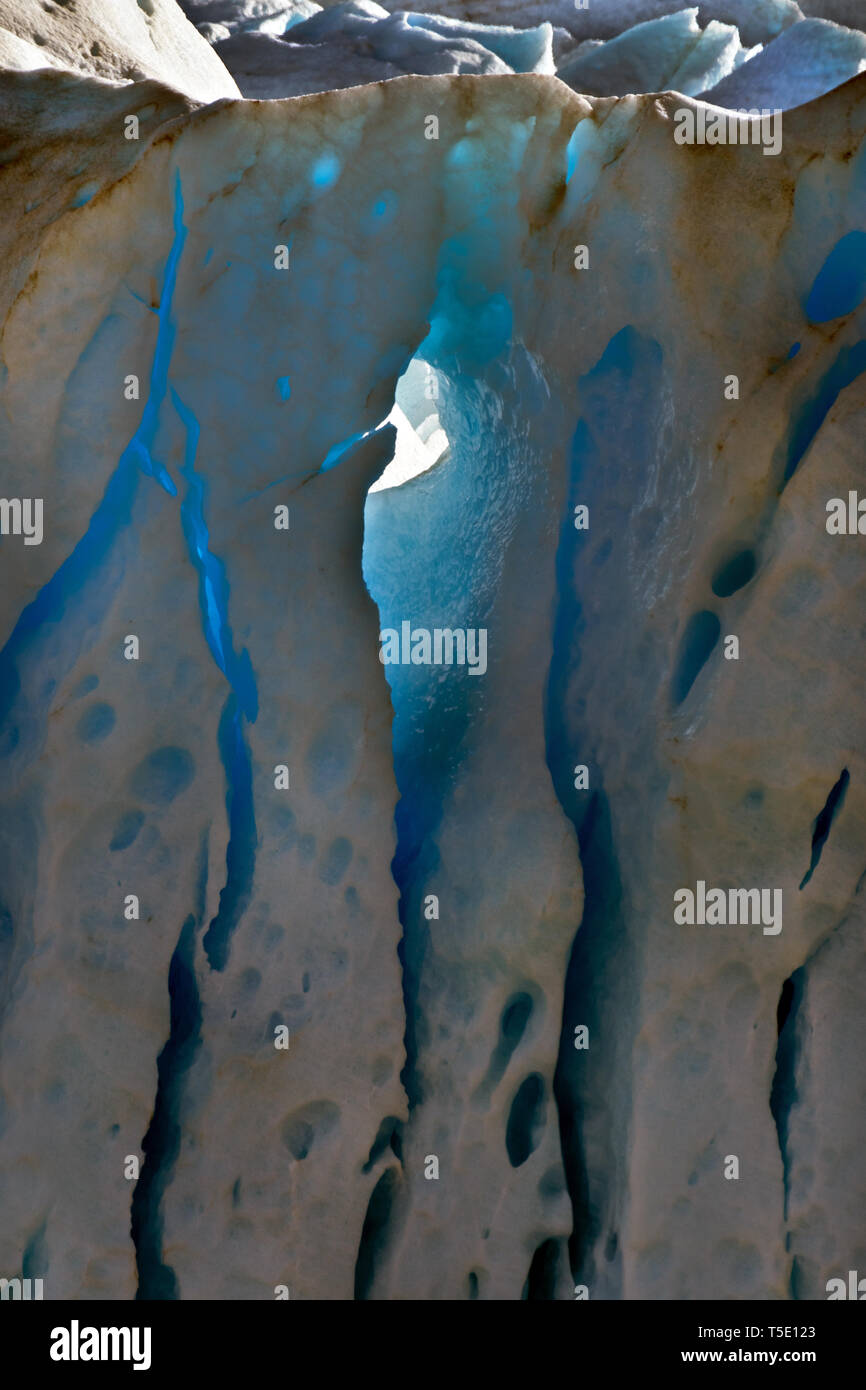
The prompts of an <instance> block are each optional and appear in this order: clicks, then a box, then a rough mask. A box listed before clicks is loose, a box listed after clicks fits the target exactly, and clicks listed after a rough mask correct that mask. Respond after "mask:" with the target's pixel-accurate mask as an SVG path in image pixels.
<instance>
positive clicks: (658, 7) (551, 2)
mask: <svg viewBox="0 0 866 1390" xmlns="http://www.w3.org/2000/svg"><path fill="white" fill-rule="evenodd" d="M822 6H824V7H825V8H826V9H827V10H828V13H827V14H826V15H825V16H824V17H825V18H827V19H837V22H839V23H842V24H856V23H857V22H858V21H857V18H856V17H855V15H854V13H853V12H854V11H855V10H856V11H857V12H858V15H859V6H860V0H814V4H813V5H812V6H811V7H810V13H814V14H818V13H821V7H822ZM325 8H328V5H326V6H325ZM385 8H386V9H389V10H399V9H402V8H403V6H402V0H388V4H387V5H386V7H385ZM417 8H418V9H419V10H424V11H426V10H430V11H432V12H433V13H435V14H442V15H451V16H453V17H455V18H458V19H466V20H470V21H472V22H473V23H475V24H505V23H511V24H516V25H518V26H520V27H523V26H525V25H529V24H540V23H542V22H543V21H545V20H547V21H548V22H549V23H551V24H553V25H554V26H556V27H557V28H561V29H564V30H565V31H566V32H567V33H568V34H570V35H571V37H572V39H575V40H580V41H584V40H588V39H612V38H615V37H616V36H617V35H618V34H623V33H625V31H626V30H627V29H631V28H632V27H633V26H634V25H636V24H643V23H645V22H646V21H647V20H653V19H661V18H663V17H664V16H666V15H673V14H676V13H677V12H678V11H681V10H683V9H685V8H686V6H685V5H684V4H683V0H617V3H610V0H607V3H602V4H599V3H595V0H592V3H590V4H589V5H588V6H587V7H585V8H581V9H578V8H577V6H576V5H575V3H574V0H422V3H420V4H419V5H418V6H417ZM805 8H807V7H806V6H805V5H804V6H803V7H802V8H801V7H800V6H799V5H798V4H797V3H796V0H702V3H701V4H700V5H699V20H700V24H701V26H702V27H705V26H706V25H707V24H709V23H710V21H712V20H717V21H719V22H721V23H722V24H729V25H734V26H735V27H736V28H738V29H739V32H740V36H741V38H742V40H743V43H744V44H746V45H748V46H750V47H751V46H753V45H754V44H757V43H766V42H767V40H769V39H771V38H775V36H776V35H777V34H779V33H781V31H782V30H783V29H785V28H787V27H788V25H789V24H794V23H796V22H797V21H798V20H801V19H802V18H803V10H804V9H805ZM830 9H833V10H834V11H840V10H841V11H842V12H843V13H845V15H846V17H845V18H843V19H839V18H838V16H837V13H835V12H834V13H832V14H831V13H829V10H830Z"/></svg>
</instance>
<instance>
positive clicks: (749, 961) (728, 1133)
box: [0, 72, 866, 1299]
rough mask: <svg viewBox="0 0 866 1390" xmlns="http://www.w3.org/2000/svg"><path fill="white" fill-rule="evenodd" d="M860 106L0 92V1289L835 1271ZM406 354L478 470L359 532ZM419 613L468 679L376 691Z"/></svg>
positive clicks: (511, 84) (850, 759) (849, 982)
mask: <svg viewBox="0 0 866 1390" xmlns="http://www.w3.org/2000/svg"><path fill="white" fill-rule="evenodd" d="M864 81H866V79H862V78H861V79H857V80H855V81H854V82H851V83H849V84H848V85H847V86H845V87H843V88H841V89H840V90H838V91H837V92H834V93H832V94H831V95H830V96H827V97H825V98H823V99H822V100H821V101H819V102H816V103H814V104H813V105H811V106H809V107H806V108H802V109H800V110H798V111H796V112H793V113H790V114H789V115H787V116H786V121H785V141H784V149H783V152H782V154H781V155H780V156H779V157H777V158H766V157H765V156H764V154H763V152H762V150H761V149H760V148H759V147H727V148H718V147H716V148H712V147H706V146H705V147H697V146H685V147H684V146H679V145H677V144H676V143H675V142H674V139H673V121H672V117H673V113H674V111H675V110H676V109H677V107H678V106H680V105H682V104H683V102H684V100H685V99H684V98H681V97H676V96H671V95H667V96H664V97H661V98H653V97H625V98H622V99H620V100H616V99H594V100H589V99H586V98H583V97H579V96H577V95H575V94H574V93H573V92H571V91H569V89H568V88H567V87H566V86H565V85H564V84H562V83H561V82H558V81H557V80H556V79H555V78H552V77H548V76H542V75H524V76H520V77H515V76H509V75H504V76H490V77H487V78H486V79H484V81H483V82H480V81H477V80H476V79H474V78H469V77H460V76H457V77H452V76H448V77H435V78H426V79H425V78H414V77H407V78H401V79H399V80H396V81H393V82H389V83H387V84H379V85H376V86H367V87H362V88H354V89H351V90H346V91H341V92H329V93H325V94H322V95H316V96H310V97H303V98H300V99H298V100H296V101H293V102H285V103H283V102H280V103H256V102H238V101H223V102H219V103H217V104H215V105H213V106H209V107H206V108H202V109H194V108H193V104H192V102H191V101H190V100H189V99H187V98H185V97H182V96H181V95H180V94H179V93H178V92H172V91H169V90H167V89H165V88H162V87H160V86H158V85H157V84H155V83H149V84H137V83H136V84H134V85H130V86H126V87H116V86H109V85H107V84H104V83H100V82H98V81H90V80H88V79H86V78H84V77H80V76H79V77H76V76H74V75H71V74H67V73H63V72H59V73H58V72H54V73H44V72H43V73H35V74H34V73H21V74H10V75H7V76H6V77H5V78H4V81H3V84H2V94H3V95H2V99H3V120H4V124H5V126H6V128H7V129H10V130H12V131H13V133H14V136H15V138H14V141H13V142H12V144H11V149H10V157H9V159H8V160H7V162H6V164H5V165H4V171H3V177H4V179H5V180H6V188H7V190H8V192H7V197H8V198H9V199H10V200H11V205H14V207H15V209H16V212H17V214H18V216H16V218H15V225H14V227H13V226H12V225H11V219H10V225H8V226H7V227H4V237H5V238H6V239H7V245H8V246H9V248H10V252H11V253H12V254H10V256H9V257H8V258H7V259H6V262H5V270H4V273H3V278H2V282H0V285H2V290H0V293H2V320H3V331H2V339H0V351H2V396H3V411H2V418H0V448H2V457H3V459H4V492H5V494H6V495H7V496H9V497H12V496H19V497H20V496H24V495H31V494H32V493H34V492H35V491H36V489H37V480H38V490H39V492H40V493H41V495H42V496H43V497H44V499H45V538H44V542H43V544H42V545H40V546H32V547H23V546H22V545H21V543H20V538H17V537H10V536H6V537H4V538H3V539H2V543H0V562H2V564H3V575H4V583H3V585H2V588H0V623H2V652H0V701H2V702H0V720H2V722H0V753H2V756H3V760H4V772H5V775H4V778H3V783H2V812H0V814H2V835H0V849H2V857H3V866H2V867H3V872H2V875H0V882H2V892H3V904H2V917H0V921H2V937H0V940H2V943H3V949H4V952H5V954H6V956H7V961H6V971H5V974H4V977H3V980H4V984H3V990H4V993H3V996H2V1014H0V1028H2V1056H0V1095H2V1110H0V1125H2V1145H3V1159H2V1164H0V1203H2V1206H3V1211H4V1221H3V1223H2V1235H0V1265H2V1267H3V1268H10V1269H14V1268H17V1267H18V1266H19V1265H20V1264H21V1263H22V1260H24V1261H25V1262H26V1263H27V1267H28V1268H29V1269H31V1270H32V1272H34V1273H37V1274H43V1273H44V1276H45V1278H46V1279H47V1281H48V1282H49V1289H50V1293H51V1296H52V1297H78V1298H97V1297H110V1298H129V1297H133V1296H134V1295H135V1294H136V1291H137V1292H138V1296H139V1297H143V1298H154V1297H183V1298H202V1297H218V1298H219V1297H221V1298H228V1297H232V1298H238V1297H240V1298H258V1297H266V1298H269V1297H273V1290H274V1287H275V1286H276V1285H280V1284H285V1285H287V1286H288V1287H289V1288H290V1290H291V1296H292V1298H298V1297H300V1298H326V1299H327V1298H334V1299H341V1298H350V1297H352V1296H354V1297H357V1298H374V1299H375V1298H393V1299H401V1298H463V1297H479V1298H506V1299H508V1298H520V1297H522V1296H526V1297H557V1298H567V1297H569V1296H570V1295H571V1289H572V1285H573V1283H574V1282H575V1281H576V1280H578V1281H581V1282H584V1283H586V1284H587V1285H588V1286H589V1287H590V1289H591V1296H592V1297H602V1298H634V1297H654V1298H665V1297H703V1298H716V1297H719V1298H726V1297H753V1296H754V1297H768V1298H784V1297H789V1296H790V1297H817V1296H822V1295H823V1282H824V1280H825V1279H826V1278H827V1277H830V1276H831V1275H832V1274H834V1273H836V1272H837V1270H838V1269H840V1268H843V1269H847V1268H848V1267H849V1266H850V1264H851V1260H855V1262H856V1259H857V1258H858V1252H857V1250H852V1248H851V1239H852V1238H851V1223H852V1217H851V1213H852V1210H854V1209H855V1206H856V1200H857V1199H858V1197H859V1196H861V1194H862V1192H863V1184H864V1176H863V1172H862V1163H861V1162H860V1159H859V1156H858V1142H857V1141H858V1138H859V1134H858V1131H857V1126H856V1123H851V1124H849V1122H848V1121H849V1116H850V1114H851V1113H852V1112H853V1111H854V1110H856V1107H857V1102H858V1100H859V1099H860V1096H859V1090H858V1087H860V1085H861V1083H860V1082H858V1081H857V1079H856V1076H857V1073H856V1070H855V1069H854V1068H853V1066H851V1065H846V1064H845V1058H846V1057H850V1058H852V1059H853V1057H854V1056H856V1047H857V1037H858V1034H857V1032H856V1028H855V1029H853V1030H846V1029H844V1028H840V1027H839V1024H838V1023H837V1022H835V1021H834V1011H835V1010H836V1009H842V1010H845V1009H848V1008H850V1007H851V1005H850V1004H849V1003H847V1002H846V1001H848V1000H852V999H853V1000H856V998H857V992H856V991H857V985H858V983H859V982H861V981H862V979H863V974H864V958H863V951H862V942H861V941H860V939H859V937H858V932H857V924H858V922H859V920H860V910H861V905H860V896H859V894H858V890H859V888H860V883H861V876H862V872H863V864H862V844H861V838H860V835H859V829H858V828H859V823H860V822H861V820H862V814H863V812H862V795H863V793H862V790H861V788H862V787H863V785H864V769H863V763H862V754H861V751H860V750H861V746H862V721H861V718H860V715H859V710H858V703H857V695H858V690H859V685H860V683H861V676H862V672H861V669H860V667H861V664H862V663H861V659H860V655H859V647H858V645H857V643H856V640H855V638H856V634H857V632H858V620H857V619H856V618H855V617H854V615H855V614H856V612H857V605H858V598H859V596H860V593H859V591H860V589H861V587H862V582H863V581H862V566H861V565H860V564H859V563H858V560H857V554H856V546H857V542H856V538H849V539H847V540H846V539H843V538H839V537H833V536H829V535H828V534H827V533H826V530H825V527H824V518H825V503H826V500H827V498H828V497H831V496H836V495H843V496H844V495H845V493H846V491H847V489H848V488H849V487H852V488H853V487H856V485H857V482H858V477H859V467H860V458H861V455H860V453H859V451H858V440H859V439H860V438H862V429H863V410H864V397H863V377H862V373H863V371H864V369H866V352H864V346H863V344H864V319H863V314H864V310H863V307H862V305H861V303H860V300H861V298H862V289H863V287H862V286H861V285H860V282H859V279H858V277H857V275H856V273H852V270H851V265H850V254H849V251H848V249H847V248H850V247H851V244H852V243H851V241H850V238H851V237H852V236H853V237H855V238H856V236H859V235H862V228H863V223H864V212H866V152H864V151H866V146H864V129H866V115H864V113H866V104H864V92H866V86H864ZM49 96H50V101H48V100H46V98H47V97H49ZM686 104H693V103H688V102H686ZM130 113H134V114H137V115H138V116H139V118H140V125H141V137H142V138H141V140H140V142H134V141H127V140H125V139H124V134H123V131H124V116H125V115H127V114H130ZM431 115H435V117H436V119H437V121H438V139H428V138H426V135H425V131H429V129H430V127H429V124H428V118H429V117H430V116H431ZM58 127H59V128H60V129H61V130H62V135H63V138H62V140H60V139H58V134H57V132H58ZM45 149H47V150H48V151H49V154H50V159H49V160H48V161H46V160H45V159H44V157H40V152H41V151H44V150H45ZM696 208H697V209H700V217H699V218H697V217H696V216H695V209H696ZM578 245H585V246H586V247H587V248H588V253H589V268H588V269H586V270H583V269H580V270H579V269H577V268H576V265H575V248H576V246H578ZM857 245H859V243H857ZM279 247H285V248H286V253H287V257H286V258H287V260H288V268H287V269H280V268H278V267H277V264H276V261H277V260H278V259H279V257H278V256H277V255H276V254H275V253H276V252H277V248H279ZM94 248H98V250H99V254H98V255H95V254H94ZM416 355H417V357H418V358H420V359H421V360H423V361H424V362H426V363H428V364H429V365H430V369H431V372H432V373H434V374H435V378H436V380H437V382H438V383H439V390H440V393H441V394H440V398H439V402H438V413H439V416H440V419H441V421H442V426H443V428H444V431H445V433H446V435H447V438H448V441H449V450H448V454H447V457H445V458H444V459H443V461H442V463H441V464H439V465H437V466H436V467H434V468H433V469H431V470H430V471H429V472H427V473H425V474H423V475H422V476H420V477H418V478H415V479H412V480H411V481H410V482H408V483H406V484H405V485H404V486H403V487H400V488H389V489H385V490H382V491H379V492H374V493H372V494H370V495H369V496H368V495H367V494H368V488H369V486H370V484H371V483H372V482H373V481H374V480H375V479H376V478H377V477H378V476H379V475H380V474H381V473H382V471H383V469H384V467H385V465H386V463H387V462H388V460H389V458H390V457H391V455H392V453H393V449H394V433H393V430H392V429H391V428H390V426H386V425H384V424H383V421H384V420H385V419H386V417H387V416H388V414H389V412H390V410H391V407H392V404H393V401H394V394H395V389H396V385H397V382H398V379H399V378H400V376H401V375H402V373H403V372H404V371H405V369H406V366H407V364H408V362H409V361H410V360H411V359H412V358H413V357H415V356H416ZM130 374H132V375H135V376H136V377H137V378H138V380H139V382H140V385H141V392H140V398H139V399H138V400H130V399H127V398H126V395H125V392H124V382H125V380H126V379H127V378H128V377H129V375H130ZM731 374H735V375H736V376H737V377H738V379H739V398H738V399H736V400H732V399H727V398H726V394H725V381H726V378H728V377H729V376H730V375H731ZM325 464H327V465H328V466H327V467H325V466H323V465H325ZM580 505H585V506H587V507H588V508H589V518H590V523H589V529H588V530H587V531H579V530H577V529H576V528H575V526H574V509H575V507H577V506H580ZM280 507H287V508H288V511H289V525H288V529H286V530H282V529H277V527H276V526H275V524H274V523H275V508H280ZM362 547H363V554H362ZM377 610H378V611H377ZM402 620H409V621H411V622H412V623H413V624H414V625H415V626H422V627H423V626H428V627H432V626H434V625H435V626H445V625H454V626H460V627H476V628H477V627H481V626H483V627H485V628H486V629H487V630H488V633H489V665H488V670H487V672H486V674H485V675H484V676H483V677H482V678H473V677H472V676H470V675H469V674H468V672H466V671H462V672H460V671H447V670H445V671H437V670H436V669H435V668H429V667H427V668H425V667H417V668H416V667H413V666H407V667H402V666H400V667H393V668H383V666H382V665H381V663H380V661H379V656H378V640H377V637H378V632H379V629H380V627H381V626H397V627H399V625H400V622H401V621H402ZM728 634H735V635H736V636H737V637H738V639H739V644H740V657H739V661H736V662H734V661H726V660H725V659H724V654H723V646H724V641H723V639H724V638H725V637H726V636H727V635H728ZM130 635H134V636H137V637H138V639H139V643H140V655H139V659H138V660H137V661H127V660H126V659H125V655H124V652H125V644H126V643H127V640H128V637H129V636H130ZM386 676H387V677H388V680H386ZM389 681H390V686H389ZM392 717H393V730H392ZM392 738H393V746H392ZM577 765H585V766H586V767H587V769H588V776H589V787H588V789H586V790H583V789H581V790H578V789H577V788H576V787H575V778H574V770H575V768H576V766H577ZM283 768H285V769H286V771H287V774H288V779H289V782H288V786H287V787H283V785H282V782H281V773H280V772H278V769H283ZM843 769H844V770H846V771H847V774H848V782H847V783H846V791H845V797H844V804H843V805H842V806H841V809H839V811H838V813H837V814H836V815H835V816H834V817H833V818H832V824H828V825H827V830H828V833H827V835H826V836H825V837H824V839H823V840H822V841H821V853H820V858H819V860H818V861H817V863H816V864H815V866H814V869H813V872H812V875H811V877H810V878H809V880H808V882H807V883H805V884H804V885H803V886H802V887H801V884H802V882H803V880H804V878H805V877H806V872H807V870H808V869H809V868H810V867H811V860H812V859H813V858H814V854H815V851H814V850H813V840H814V839H815V837H816V836H817V837H818V838H819V839H820V835H819V832H818V831H816V830H815V828H814V827H815V824H816V821H818V820H820V816H821V812H822V808H823V807H824V806H825V803H826V801H827V798H828V796H829V794H830V793H831V790H832V788H833V787H834V786H835V785H836V784H837V783H838V781H839V779H840V774H841V772H842V770H843ZM395 807H396V817H395ZM826 819H827V818H826V817H825V820H826ZM392 864H393V869H392ZM699 878H703V879H705V880H706V881H707V882H718V883H723V884H726V885H727V884H730V885H732V886H733V885H740V884H742V885H753V884H765V885H774V886H780V887H781V888H782V890H783V893H784V903H785V913H784V928H783V930H782V932H781V933H780V934H779V935H778V936H767V935H764V934H763V933H761V932H760V931H755V930H754V929H743V928H729V929H727V930H713V929H708V928H683V927H679V926H677V925H675V923H674V922H673V919H672V912H671V904H672V898H673V893H674V891H675V890H676V889H677V888H678V887H679V886H681V885H682V884H684V883H686V884H688V883H694V882H695V880H696V879H699ZM129 894H135V895H136V896H138V898H139V900H140V916H139V917H138V919H131V920H130V919H127V918H126V917H125V915H124V903H125V900H126V898H127V895H129ZM431 896H433V897H435V898H436V899H437V901H438V916H435V917H430V916H428V915H426V913H427V911H428V904H429V901H430V899H431ZM783 1001H784V1007H783V1006H782V1002H783ZM581 1026H586V1027H588V1029H589V1041H590V1045H589V1048H588V1049H587V1050H585V1051H583V1050H581V1051H578V1050H577V1049H576V1048H575V1046H574V1038H575V1030H576V1029H577V1028H579V1027H581ZM281 1027H287V1028H288V1030H289V1037H290V1045H289V1047H288V1049H287V1050H286V1051H280V1050H277V1049H275V1047H274V1034H275V1030H276V1029H279V1028H281ZM846 1049H847V1052H846ZM840 1050H841V1052H842V1064H841V1065H840ZM729 1154H736V1155H738V1157H739V1160H740V1164H741V1170H742V1176H741V1179H740V1181H739V1182H737V1183H730V1182H726V1181H725V1180H724V1177H723V1164H724V1161H725V1158H726V1156H727V1155H729ZM128 1155H133V1156H135V1155H137V1156H139V1158H140V1159H141V1160H142V1166H141V1174H140V1176H139V1178H138V1181H137V1182H135V1183H133V1182H130V1181H128V1180H127V1179H126V1178H125V1177H124V1165H125V1162H126V1159H127V1156H128ZM430 1156H435V1157H436V1159H437V1161H438V1164H439V1178H438V1180H436V1181H428V1180H427V1178H426V1177H425V1169H426V1168H427V1167H428V1162H429V1159H430ZM36 1263H39V1266H40V1267H39V1269H36V1267H35V1266H36ZM852 1267H853V1266H852Z"/></svg>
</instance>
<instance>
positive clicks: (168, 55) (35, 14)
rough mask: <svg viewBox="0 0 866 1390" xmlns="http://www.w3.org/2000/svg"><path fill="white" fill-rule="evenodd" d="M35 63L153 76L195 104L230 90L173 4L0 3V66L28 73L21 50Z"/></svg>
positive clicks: (126, 78) (169, 0)
mask: <svg viewBox="0 0 866 1390" xmlns="http://www.w3.org/2000/svg"><path fill="white" fill-rule="evenodd" d="M25 44H26V45H28V47H29V48H35V49H37V50H41V51H42V53H43V55H44V57H43V64H44V65H45V66H48V67H53V66H56V67H63V68H69V69H71V70H72V71H73V72H82V73H91V74H93V75H95V76H97V77H103V78H106V79H107V80H108V81H111V82H141V81H144V80H146V79H148V78H153V79H155V80H157V81H159V82H164V83H165V84H166V86H168V87H173V88H175V89H176V90H177V91H179V92H183V93H184V94H185V95H187V96H190V97H192V98H193V99H194V100H196V101H205V102H207V101H216V100H217V99H218V98H219V97H236V96H237V95H238V89H237V87H236V85H235V83H234V81H233V80H232V78H231V76H230V74H229V73H228V71H227V70H226V68H225V67H224V66H223V64H222V63H221V62H220V60H219V58H218V57H217V56H216V54H215V53H214V52H213V49H212V48H211V47H210V46H209V44H208V43H207V41H206V39H204V38H203V37H202V35H201V34H199V33H197V32H196V30H195V28H194V26H193V25H192V24H190V22H189V20H188V19H187V18H186V17H185V15H184V14H183V11H182V10H181V9H180V8H179V6H178V5H176V4H175V0H137V2H136V0H75V3H74V4H64V3H59V4H56V5H55V4H42V3H40V0H0V66H2V67H3V68H15V69H22V68H29V67H36V66H38V65H37V64H36V63H35V62H33V63H31V62H26V61H25V53H26V51H25V49H23V48H22V45H25Z"/></svg>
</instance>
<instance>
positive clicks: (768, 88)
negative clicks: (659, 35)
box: [703, 19, 866, 110]
mask: <svg viewBox="0 0 866 1390" xmlns="http://www.w3.org/2000/svg"><path fill="white" fill-rule="evenodd" d="M864 68H866V34H864V33H861V32H860V31H859V30H857V29H843V28H842V27H841V26H840V25H838V24H828V23H826V21H824V20H821V19H809V20H805V21H804V22H803V23H802V24H796V25H794V26H793V27H792V28H790V29H786V31H785V33H784V34H781V35H780V36H779V38H777V39H775V40H774V42H773V43H771V44H770V45H769V46H768V47H767V48H765V49H764V50H763V52H762V53H758V54H757V55H756V56H755V57H754V58H752V59H750V61H749V62H748V63H746V64H744V65H743V66H742V67H740V68H738V69H737V70H736V71H735V72H732V73H731V74H729V75H726V76H724V77H723V78H722V79H721V80H720V81H719V82H718V83H716V85H715V86H713V87H711V88H709V89H708V90H707V91H705V92H704V93H703V96H704V99H705V100H706V101H709V102H712V103H713V104H714V105H716V106H728V107H733V108H735V109H738V108H739V109H753V108H755V107H758V108H760V109H762V110H774V109H779V110H787V109H788V108H789V107H792V106H800V105H803V104H805V103H806V102H808V101H812V100H813V99H814V98H815V97H820V96H823V95H824V93H825V92H829V91H832V89H833V88H834V87H839V86H841V84H842V83H843V82H847V81H848V79H849V78H851V77H855V76H856V75H857V74H858V73H860V72H863V70H864Z"/></svg>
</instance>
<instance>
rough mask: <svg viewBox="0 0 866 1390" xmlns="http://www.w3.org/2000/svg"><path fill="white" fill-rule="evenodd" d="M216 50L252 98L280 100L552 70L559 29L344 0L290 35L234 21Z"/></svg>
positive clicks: (301, 21)
mask: <svg viewBox="0 0 866 1390" xmlns="http://www.w3.org/2000/svg"><path fill="white" fill-rule="evenodd" d="M214 41H215V46H216V51H217V53H218V54H219V56H220V58H221V59H222V60H223V62H224V63H225V64H226V65H227V67H228V68H229V69H230V70H231V71H232V73H233V74H234V75H235V77H236V78H237V81H238V84H239V86H240V88H241V90H242V91H243V93H244V95H245V96H247V97H255V98H261V97H267V98H279V97H287V96H299V95H302V94H304V93H307V92H314V91H328V90H332V89H334V88H338V87H351V86H357V85H359V84H361V83H363V82H376V81H382V80H384V79H386V78H390V77H400V76H402V75H404V74H407V73H421V74H437V73H472V74H475V75H477V76H482V75H488V74H491V73H507V72H546V73H552V72H553V70H554V64H553V31H552V29H551V26H550V25H549V24H540V25H538V26H537V28H534V29H517V28H511V27H509V26H506V25H481V24H469V23H465V22H463V21H461V20H455V19H448V18H442V17H440V16H437V15H427V14H416V13H413V12H411V11H401V12H400V13H398V14H394V15H391V14H389V13H388V11H387V10H386V9H383V7H382V6H381V5H378V4H375V3H374V0H343V3H340V4H338V5H334V6H332V7H331V8H330V9H327V10H320V11H319V12H318V13H315V14H313V15H312V16H310V17H304V16H302V15H299V16H298V17H297V21H296V22H294V23H293V24H292V25H291V26H290V32H288V31H284V32H282V33H281V34H277V32H276V29H275V28H273V27H268V28H266V29H265V28H262V27H258V28H255V29H254V28H253V27H252V26H251V25H244V26H236V27H235V28H234V29H233V30H232V31H231V32H228V31H227V32H226V33H225V35H224V36H223V35H216V34H215V35H214Z"/></svg>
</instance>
